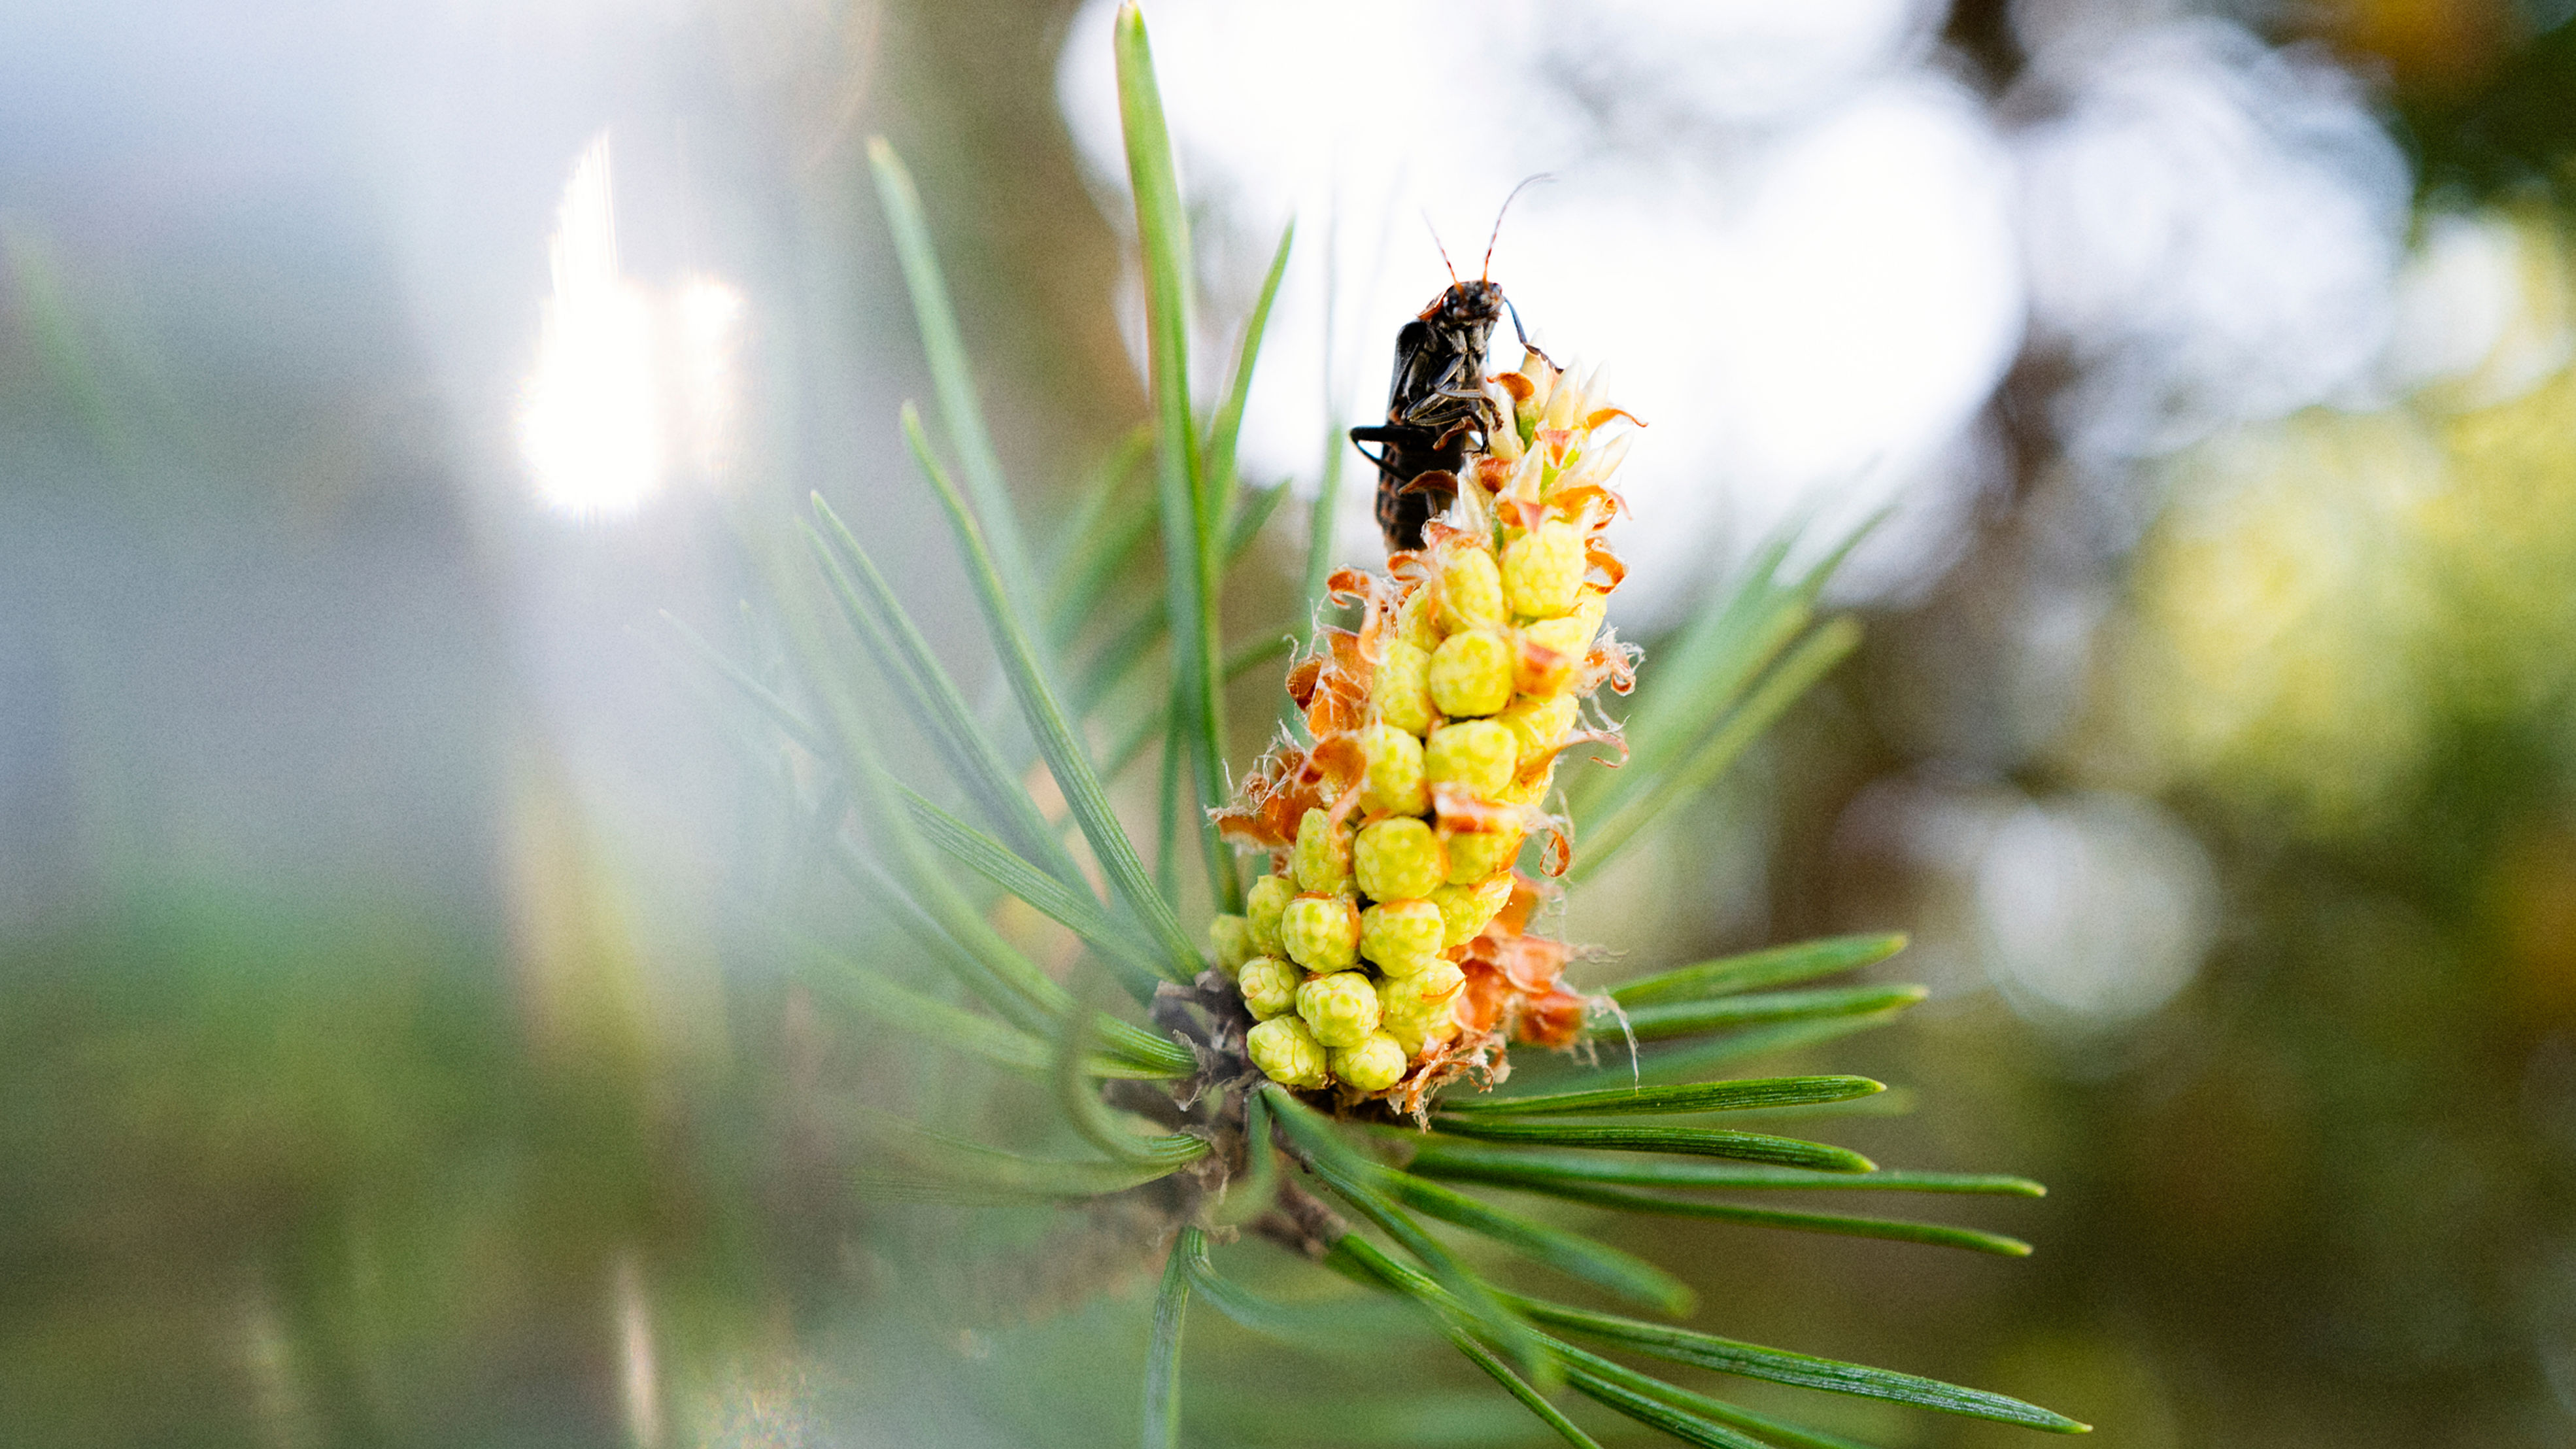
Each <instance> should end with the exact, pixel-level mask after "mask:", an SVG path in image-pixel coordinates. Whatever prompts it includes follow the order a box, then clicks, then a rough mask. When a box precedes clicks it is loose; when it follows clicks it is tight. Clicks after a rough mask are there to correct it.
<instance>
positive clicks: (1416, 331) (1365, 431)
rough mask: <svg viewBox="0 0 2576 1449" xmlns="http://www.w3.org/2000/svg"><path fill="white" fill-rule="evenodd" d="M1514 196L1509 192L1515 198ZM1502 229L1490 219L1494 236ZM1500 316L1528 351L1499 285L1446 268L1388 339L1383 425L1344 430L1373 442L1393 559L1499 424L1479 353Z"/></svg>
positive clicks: (1381, 514)
mask: <svg viewBox="0 0 2576 1449" xmlns="http://www.w3.org/2000/svg"><path fill="white" fill-rule="evenodd" d="M1540 179H1542V178H1539V177H1535V176H1534V177H1531V178H1530V180H1531V181H1536V180H1540ZM1528 184H1529V182H1527V181H1524V182H1522V183H1521V185H1522V186H1527V185H1528ZM1519 194H1520V188H1519V187H1514V188H1513V189H1512V195H1513V196H1518V195H1519ZM1511 204H1512V203H1511V198H1510V197H1506V198H1504V200H1503V206H1504V208H1505V209H1506V210H1508V209H1510V207H1511ZM1502 226H1503V219H1502V217H1501V216H1500V215H1497V216H1496V217H1495V218H1494V230H1495V234H1496V235H1497V236H1499V235H1500V234H1501V232H1502ZM1493 261H1494V246H1493V242H1492V241H1491V240H1488V241H1487V242H1486V243H1485V267H1484V270H1485V272H1487V273H1490V272H1491V271H1492V270H1493ZM1506 315H1508V316H1510V318H1511V319H1512V331H1513V333H1514V334H1515V335H1517V336H1519V338H1520V340H1521V345H1522V346H1523V347H1528V346H1529V345H1530V341H1529V335H1528V333H1527V332H1525V331H1523V330H1522V328H1521V319H1520V313H1519V312H1518V311H1516V310H1514V309H1513V307H1512V304H1511V303H1510V302H1509V301H1508V300H1506V299H1505V298H1504V296H1503V289H1502V287H1501V286H1500V285H1499V284H1497V283H1495V282H1494V281H1492V280H1490V278H1489V277H1488V276H1483V275H1480V276H1478V277H1477V278H1476V280H1474V281H1472V282H1462V281H1459V280H1458V278H1457V273H1455V272H1452V273H1450V278H1449V287H1448V290H1446V291H1444V292H1442V293H1441V294H1440V295H1439V296H1437V297H1434V298H1432V299H1431V305H1429V306H1427V307H1425V308H1423V309H1422V312H1421V315H1419V316H1417V317H1415V318H1414V319H1413V320H1412V321H1410V322H1407V323H1405V324H1404V327H1403V329H1402V330H1401V331H1399V332H1397V333H1396V334H1395V376H1394V379H1393V380H1392V381H1391V382H1390V383H1389V384H1388V387H1387V395H1386V421H1385V422H1383V423H1380V424H1376V425H1374V426H1369V427H1358V428H1353V429H1351V442H1352V443H1353V444H1354V445H1357V444H1362V443H1376V444H1377V445H1378V452H1377V453H1376V455H1375V456H1371V455H1370V454H1369V452H1368V450H1367V449H1366V448H1361V449H1360V456H1362V457H1364V458H1368V459H1369V461H1371V462H1373V463H1375V464H1377V524H1378V528H1379V529H1380V530H1381V531H1382V532H1384V533H1385V535H1386V546H1387V550H1388V552H1390V553H1392V552H1396V551H1399V550H1403V549H1413V548H1420V547H1421V546H1422V525H1424V524H1426V523H1428V522H1430V521H1431V519H1432V518H1433V517H1434V516H1435V515H1437V514H1438V513H1439V512H1440V511H1441V510H1442V509H1444V508H1446V507H1448V506H1449V500H1450V499H1452V498H1455V497H1456V496H1457V495H1458V470H1459V469H1460V468H1462V467H1465V466H1466V462H1467V447H1468V444H1469V443H1470V442H1472V443H1474V444H1475V445H1476V446H1477V447H1478V448H1479V449H1482V448H1483V446H1484V443H1485V438H1486V435H1487V434H1488V433H1490V432H1491V431H1492V430H1493V429H1495V428H1498V427H1501V426H1503V418H1502V415H1501V413H1500V412H1499V411H1498V410H1497V409H1496V408H1495V406H1494V402H1493V400H1492V399H1491V398H1490V397H1488V396H1486V394H1485V350H1486V346H1487V344H1488V343H1489V341H1490V340H1491V339H1492V337H1493V332H1494V324H1495V323H1496V322H1499V321H1501V320H1502V319H1503V318H1504V317H1505V316H1506ZM1532 350H1533V351H1535V350H1536V349H1534V348H1533V349H1532ZM1542 355H1544V354H1542Z"/></svg>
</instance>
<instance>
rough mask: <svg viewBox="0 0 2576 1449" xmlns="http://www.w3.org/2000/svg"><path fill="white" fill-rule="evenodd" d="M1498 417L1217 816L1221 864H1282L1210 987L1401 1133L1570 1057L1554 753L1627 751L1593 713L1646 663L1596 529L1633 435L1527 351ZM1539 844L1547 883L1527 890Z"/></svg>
mask: <svg viewBox="0 0 2576 1449" xmlns="http://www.w3.org/2000/svg"><path fill="white" fill-rule="evenodd" d="M1486 397H1487V399H1488V400H1489V401H1490V402H1491V404H1492V406H1493V412H1494V416H1496V417H1498V418H1501V419H1506V420H1508V422H1507V425H1505V426H1499V427H1495V428H1493V429H1491V430H1490V436H1489V437H1488V438H1487V440H1486V444H1485V451H1483V452H1481V453H1470V454H1469V455H1468V457H1467V462H1466V466H1465V467H1464V468H1462V469H1461V470H1460V477H1461V480H1462V482H1461V486H1460V487H1459V489H1458V494H1457V498H1456V500H1455V501H1454V502H1453V503H1452V504H1451V505H1450V506H1449V508H1448V509H1447V511H1446V512H1444V513H1442V514H1441V515H1440V516H1439V517H1438V518H1435V519H1433V520H1432V521H1431V522H1430V523H1428V524H1427V525H1425V527H1424V530H1423V546H1422V547H1421V548H1420V549H1417V550H1411V551H1407V552H1404V553H1398V554H1395V555H1394V556H1392V557H1390V558H1389V559H1388V560H1387V568H1386V571H1385V572H1384V573H1382V574H1380V573H1370V572H1365V571H1362V570H1358V569H1345V570H1343V571H1341V572H1339V573H1336V574H1335V575H1333V577H1332V579H1331V581H1330V589H1331V595H1332V599H1333V601H1334V602H1335V603H1336V604H1340V605H1344V606H1351V605H1356V606H1358V607H1359V609H1360V619H1359V626H1358V627H1357V628H1356V629H1343V628H1333V627H1327V628H1324V629H1322V630H1321V631H1320V633H1319V637H1318V640H1317V644H1316V647H1315V648H1314V650H1313V651H1312V652H1311V653H1310V654H1308V655H1307V656H1306V657H1304V658H1301V659H1299V660H1297V661H1295V662H1294V663H1293V664H1291V666H1290V667H1289V670H1288V677H1287V687H1288V694H1289V697H1290V698H1291V699H1293V700H1294V701H1295V702H1296V704H1297V707H1298V710H1299V711H1300V714H1301V716H1302V722H1303V724H1304V727H1305V728H1304V731H1303V733H1302V736H1300V735H1298V734H1292V733H1290V732H1288V731H1285V730H1283V731H1282V733H1281V736H1280V738H1279V740H1278V741H1277V743H1275V744H1274V745H1273V746H1272V747H1271V749H1270V750H1269V751H1268V752H1267V753H1266V754H1264V755H1263V756H1262V757H1261V758H1260V760H1258V761H1257V762H1255V764H1254V766H1253V768H1252V769H1251V771H1250V772H1249V773H1248V774H1247V775H1246V776H1245V778H1244V780H1243V783H1242V786H1241V788H1240V790H1239V791H1238V793H1237V796H1236V798H1235V800H1234V802H1233V803H1232V804H1231V805H1229V806H1228V807H1226V808H1224V809H1221V810H1219V811H1217V812H1216V822H1217V825H1218V827H1219V829H1220V830H1221V831H1222V832H1223V834H1224V835H1225V837H1226V838H1227V839H1228V840H1230V841H1232V842H1233V843H1235V844H1237V845H1239V846H1246V847H1251V848H1255V849H1261V850H1267V851H1269V852H1270V853H1271V857H1272V860H1271V873H1270V874H1269V875H1266V876H1264V877H1262V878H1261V879H1260V880H1259V881H1257V882H1255V884H1254V886H1253V889H1252V891H1251V894H1250V896H1249V905H1248V912H1249V914H1248V916H1246V917H1232V916H1225V917H1219V918H1218V921H1217V923H1216V926H1215V927H1214V928H1213V929H1212V931H1211V933H1210V940H1211V944H1212V946H1213V947H1214V949H1215V957H1216V960H1217V962H1218V965H1219V968H1220V970H1221V971H1223V970H1225V969H1228V968H1231V969H1232V970H1234V971H1235V972H1237V973H1238V974H1240V975H1242V976H1243V978H1244V980H1243V983H1242V986H1241V988H1239V989H1241V990H1242V991H1243V992H1244V994H1245V995H1246V996H1247V997H1250V996H1258V997H1259V998H1260V1000H1259V1001H1258V1002H1250V1003H1248V1009H1249V1010H1250V1011H1251V1013H1252V1014H1253V1015H1254V1016H1256V1017H1258V1018H1260V1019H1261V1020H1262V1021H1263V1022H1264V1026H1263V1027H1262V1028H1261V1029H1262V1030H1263V1031H1265V1032H1268V1033H1269V1035H1268V1036H1266V1037H1265V1038H1264V1039H1263V1042H1262V1047H1263V1050H1261V1051H1258V1052H1255V1053H1253V1062H1254V1064H1255V1065H1256V1066H1259V1067H1261V1068H1262V1069H1263V1070H1264V1071H1265V1072H1267V1073H1268V1074H1269V1075H1270V1076H1271V1077H1272V1078H1273V1079H1274V1080H1277V1081H1280V1082H1281V1083H1283V1084H1284V1085H1287V1086H1289V1087H1292V1088H1297V1089H1300V1090H1308V1091H1313V1090H1322V1089H1324V1088H1336V1089H1338V1091H1339V1092H1340V1094H1341V1095H1342V1097H1343V1099H1344V1100H1346V1101H1359V1100H1365V1099H1370V1098H1380V1099H1384V1100H1386V1101H1387V1102H1388V1103H1389V1105H1391V1106H1393V1107H1395V1108H1397V1109H1399V1110H1408V1111H1410V1110H1418V1109H1419V1108H1420V1107H1421V1104H1422V1103H1423V1102H1424V1101H1425V1100H1426V1099H1427V1097H1428V1095H1429V1093H1430V1092H1431V1091H1432V1090H1433V1089H1435V1088H1436V1087H1438V1086H1440V1085H1442V1084H1443V1083H1446V1082H1449V1081H1452V1080H1456V1079H1458V1078H1461V1077H1473V1078H1474V1079H1476V1080H1478V1081H1479V1082H1483V1083H1491V1082H1493V1081H1497V1080H1500V1078H1501V1077H1502V1075H1503V1073H1504V1072H1505V1071H1506V1070H1507V1065H1506V1062H1505V1050H1506V1047H1507V1046H1508V1045H1509V1044H1511V1043H1516V1042H1518V1043H1529V1044H1532V1045H1536V1046H1544V1047H1564V1046H1570V1045H1572V1044H1573V1042H1574V1041H1575V1039H1576V1037H1577V1036H1578V1035H1579V1034H1580V1032H1581V1030H1582V1027H1583V1017H1584V1001H1583V998H1582V997H1580V996H1578V995H1577V994H1575V993H1574V992H1573V991H1571V990H1569V989H1568V988H1567V987H1566V985H1565V982H1564V974H1565V965H1566V962H1567V961H1568V959H1569V958H1570V957H1571V956H1572V955H1573V954H1574V952H1573V948H1571V947H1569V946H1568V945H1566V944H1565V943H1564V942H1561V941H1553V940H1549V939H1547V938H1545V937H1543V936H1538V935H1533V934H1531V933H1530V930H1529V926H1530V921H1531V917H1532V915H1533V914H1534V913H1535V911H1536V909H1537V907H1538V906H1539V905H1540V904H1541V903H1542V902H1543V901H1544V900H1545V899H1546V898H1547V897H1548V896H1549V895H1550V894H1552V893H1553V892H1554V891H1555V889H1556V887H1555V885H1554V884H1553V882H1552V881H1551V880H1549V879H1547V877H1552V876H1557V875H1562V874H1563V873H1564V872H1565V869H1566V868H1567V866H1568V865H1570V864H1571V863H1572V854H1571V852H1572V844H1571V841H1570V840H1569V838H1568V833H1567V827H1566V824H1565V822H1564V821H1563V819H1562V818H1560V817H1558V816H1556V815H1552V814H1550V813H1549V811H1548V809H1547V802H1548V800H1549V798H1550V795H1551V792H1552V789H1553V786H1554V781H1555V771H1556V762H1557V759H1558V758H1559V756H1560V754H1561V753H1562V752H1564V751H1565V750H1567V749H1569V748H1570V747H1572V746H1575V745H1578V744H1591V743H1600V744H1606V745H1609V746H1611V747H1612V748H1613V749H1614V750H1615V749H1617V748H1619V747H1620V744H1619V739H1618V732H1617V730H1616V728H1615V727H1614V726H1600V727H1595V728H1584V727H1583V725H1584V716H1585V711H1584V709H1583V702H1584V701H1585V700H1587V699H1589V698H1590V697H1591V696H1592V695H1593V694H1594V693H1595V692H1596V691H1598V690H1599V689H1600V688H1601V687H1602V686H1604V685H1607V686H1609V687H1610V688H1611V689H1612V690H1613V691H1614V692H1616V693H1621V694H1625V693H1626V692H1627V691H1628V689H1629V688H1630V687H1631V686H1632V685H1633V683H1634V680H1635V667H1636V650H1635V649H1634V648H1633V647H1632V646H1629V645H1626V644H1622V643H1620V642H1619V641H1618V639H1617V638H1616V637H1615V636H1614V635H1613V634H1612V633H1611V632H1610V631H1609V630H1608V629H1606V628H1604V627H1603V615H1604V614H1605V612H1606V611H1607V608H1608V601H1609V596H1610V593H1611V591H1612V590H1614V589H1616V588H1617V587H1618V586H1619V584H1620V582H1621V580H1622V579H1623V578H1624V577H1625V575H1626V572H1627V570H1626V566H1625V565H1624V564H1622V563H1621V562H1620V560H1619V558H1618V556H1617V555H1616V554H1614V553H1613V552H1611V550H1610V547H1609V545H1608V543H1607V542H1606V541H1605V540H1604V539H1603V537H1602V531H1603V530H1604V529H1605V528H1607V527H1608V525H1609V523H1610V520H1611V518H1612V517H1613V516H1614V515H1615V514H1616V513H1617V512H1618V511H1619V509H1620V507H1621V506H1622V505H1621V503H1620V499H1619V495H1618V494H1617V493H1615V492H1613V491H1612V490H1611V487H1610V476H1611V474H1612V473H1613V472H1614V471H1615V470H1616V469H1617V468H1618V465H1619V461H1620V459H1621V457H1622V456H1624V454H1625V452H1626V450H1627V443H1628V440H1629V437H1630V432H1629V426H1630V425H1633V424H1635V422H1636V420H1635V419H1634V418H1633V417H1630V416H1629V415H1628V414H1627V413H1625V412H1623V411H1621V410H1619V409H1617V408H1614V407H1610V406H1608V405H1607V404H1605V403H1604V402H1603V400H1602V398H1601V396H1600V386H1599V381H1598V375H1597V374H1595V375H1593V376H1591V377H1586V378H1580V379H1578V378H1576V377H1574V376H1573V375H1571V374H1569V373H1566V372H1563V371H1560V370H1559V369H1558V368H1557V367H1555V366H1554V365H1553V364H1552V363H1550V362H1549V361H1548V360H1547V359H1546V358H1545V357H1544V356H1542V355H1540V354H1539V353H1537V352H1534V351H1533V352H1531V353H1529V354H1528V356H1527V357H1525V358H1524V359H1523V361H1522V363H1521V366H1520V370H1519V371H1517V372H1511V373H1503V374H1498V375H1496V376H1493V377H1490V378H1488V379H1486ZM1532 840H1535V841H1536V842H1537V845H1538V850H1537V854H1538V856H1539V862H1540V865H1539V868H1540V874H1539V875H1536V876H1533V875H1530V874H1526V873H1524V872H1523V871H1522V870H1521V869H1520V868H1519V862H1520V859H1521V857H1522V855H1523V854H1524V850H1523V846H1524V844H1525V843H1527V842H1530V841H1532ZM1376 892H1388V893H1391V894H1388V895H1386V896H1383V897H1381V896H1380V895H1378V894H1376ZM1352 922H1360V923H1363V924H1361V925H1358V926H1352V925H1350V924H1349V923H1352ZM1435 942H1436V944H1435ZM1276 947H1284V949H1274V948H1276ZM1256 950H1257V951H1261V952H1264V953H1266V954H1265V955H1263V956H1262V957H1261V958H1260V959H1259V960H1258V962H1257V963H1256V964H1257V966H1258V969H1257V970H1256V969H1254V968H1253V967H1252V966H1246V965H1244V964H1243V963H1244V962H1245V960H1246V959H1247V957H1246V953H1247V952H1252V951H1256ZM1292 977H1294V978H1300V979H1298V980H1296V981H1294V982H1292V980H1291V979H1290V978H1292ZM1255 978H1257V979H1255ZM1292 997H1293V1003H1292V1000H1291V998H1292ZM1292 1023H1293V1024H1294V1025H1293V1026H1292V1025H1291V1024H1292ZM1309 1044H1315V1045H1316V1046H1317V1047H1318V1049H1319V1050H1321V1051H1322V1052H1323V1053H1324V1055H1323V1057H1322V1058H1321V1061H1322V1062H1323V1065H1320V1066H1319V1058H1318V1056H1317V1053H1316V1051H1315V1050H1309V1049H1308V1046H1309Z"/></svg>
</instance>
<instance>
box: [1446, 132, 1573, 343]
mask: <svg viewBox="0 0 2576 1449" xmlns="http://www.w3.org/2000/svg"><path fill="white" fill-rule="evenodd" d="M1555 179H1556V178H1555V177H1553V176H1551V175H1549V174H1548V173H1546V172H1544V171H1542V172H1539V173H1538V174H1537V175H1535V176H1524V177H1522V178H1521V184H1520V185H1518V186H1515V187H1513V188H1512V194H1511V195H1510V196H1506V197H1504V198H1503V204H1502V206H1501V208H1500V209H1498V210H1496V211H1495V212H1494V233H1493V235H1491V236H1489V237H1486V238H1485V266H1484V270H1483V271H1481V272H1479V273H1478V274H1477V278H1476V279H1477V280H1478V281H1490V280H1492V278H1493V275H1494V243H1496V242H1498V241H1500V240H1502V238H1503V213H1504V212H1507V211H1510V210H1511V209H1512V201H1513V198H1515V197H1518V196H1519V195H1520V194H1521V193H1522V192H1524V191H1527V190H1529V188H1530V183H1532V182H1535V181H1554V180H1555ZM1451 277H1452V279H1453V280H1454V279H1455V277H1456V274H1455V273H1452V274H1451ZM1514 325H1515V326H1517V325H1518V322H1517V320H1515V322H1514Z"/></svg>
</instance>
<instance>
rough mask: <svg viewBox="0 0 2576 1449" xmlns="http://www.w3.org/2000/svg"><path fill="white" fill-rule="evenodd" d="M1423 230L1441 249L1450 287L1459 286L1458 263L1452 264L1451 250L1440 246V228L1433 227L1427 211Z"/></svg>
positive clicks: (1423, 216)
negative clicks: (1450, 258)
mask: <svg viewBox="0 0 2576 1449" xmlns="http://www.w3.org/2000/svg"><path fill="white" fill-rule="evenodd" d="M1505 204H1506V205H1508V204H1509V203H1505ZM1422 229H1423V230H1424V231H1427V232H1429V233H1431V244H1432V245H1433V246H1435V247H1439V248H1440V265H1442V266H1444V267H1447V268H1448V269H1449V285H1450V286H1452V287H1454V286H1457V285H1458V267H1457V264H1456V263H1454V262H1451V261H1450V260H1449V249H1448V248H1447V247H1444V246H1440V228H1438V227H1436V226H1433V225H1432V224H1431V213H1430V212H1427V211H1426V212H1424V213H1422Z"/></svg>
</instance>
